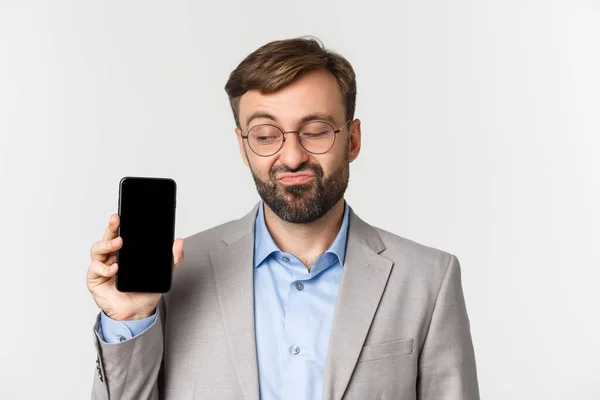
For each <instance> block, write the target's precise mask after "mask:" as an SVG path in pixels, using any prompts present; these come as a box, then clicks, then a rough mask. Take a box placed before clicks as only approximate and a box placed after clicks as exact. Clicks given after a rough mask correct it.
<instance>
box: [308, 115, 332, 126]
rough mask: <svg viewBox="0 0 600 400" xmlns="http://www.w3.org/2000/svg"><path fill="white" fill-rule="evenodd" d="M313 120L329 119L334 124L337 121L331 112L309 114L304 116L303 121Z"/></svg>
mask: <svg viewBox="0 0 600 400" xmlns="http://www.w3.org/2000/svg"><path fill="white" fill-rule="evenodd" d="M311 121H327V122H329V123H330V124H332V125H335V124H336V123H337V122H336V120H335V118H334V117H332V116H331V115H329V114H309V115H307V116H305V117H303V118H302V120H301V122H302V123H306V122H311Z"/></svg>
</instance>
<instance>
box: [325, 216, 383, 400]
mask: <svg viewBox="0 0 600 400" xmlns="http://www.w3.org/2000/svg"><path fill="white" fill-rule="evenodd" d="M384 249H385V246H384V245H383V242H382V241H381V239H380V238H379V235H378V233H377V231H376V230H375V229H374V228H373V227H371V226H370V225H368V224H366V223H365V222H364V221H362V220H361V219H360V218H358V217H357V216H356V215H355V214H354V212H352V211H351V213H350V225H349V232H348V245H347V249H346V256H345V258H344V259H345V262H344V271H343V274H342V281H341V283H340V289H339V293H338V299H337V303H336V309H335V314H334V317H333V325H332V327H331V335H330V339H329V347H328V350H327V360H326V362H325V382H324V388H323V398H324V399H325V400H339V399H341V398H342V396H343V395H344V392H345V391H346V388H347V386H348V382H349V381H350V376H351V375H352V372H353V371H354V367H355V366H356V362H357V360H358V356H359V355H360V352H361V350H362V346H363V344H364V341H365V338H366V337H367V333H368V331H369V328H370V326H371V322H372V321H373V317H374V316H375V312H376V310H377V307H378V305H379V301H380V300H381V296H382V295H383V292H384V290H385V286H386V284H387V280H388V277H389V274H390V271H391V269H392V265H393V263H392V261H390V260H389V259H387V258H385V257H382V256H380V255H379V253H381V252H382V251H383V250H384Z"/></svg>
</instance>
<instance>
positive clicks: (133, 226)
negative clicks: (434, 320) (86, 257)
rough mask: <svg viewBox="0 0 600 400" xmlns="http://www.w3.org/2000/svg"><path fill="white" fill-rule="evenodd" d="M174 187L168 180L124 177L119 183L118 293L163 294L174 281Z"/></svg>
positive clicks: (175, 187) (175, 188)
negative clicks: (121, 242)
mask: <svg viewBox="0 0 600 400" xmlns="http://www.w3.org/2000/svg"><path fill="white" fill-rule="evenodd" d="M176 191H177V185H176V183H175V181H174V180H173V179H171V178H150V177H134V176H126V177H124V178H123V179H121V182H119V216H120V218H121V223H120V225H119V230H118V235H119V236H121V238H122V239H123V246H122V247H121V249H120V250H119V251H117V264H118V266H119V269H118V271H117V275H116V287H117V290H119V291H121V292H147V293H166V292H168V291H169V289H170V288H171V281H172V278H173V276H172V275H173V241H174V240H175V209H176V206H177V198H176V197H177V195H176Z"/></svg>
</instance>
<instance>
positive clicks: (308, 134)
mask: <svg viewBox="0 0 600 400" xmlns="http://www.w3.org/2000/svg"><path fill="white" fill-rule="evenodd" d="M350 121H351V119H349V120H348V121H346V122H345V123H344V125H342V126H340V129H334V128H333V126H331V125H330V124H328V123H327V122H322V121H315V122H309V123H308V124H306V125H304V126H303V127H302V128H300V130H299V131H287V132H284V131H282V130H281V128H279V127H278V126H275V125H270V124H261V125H256V126H253V127H252V128H250V130H249V131H248V134H246V135H244V132H242V135H241V136H242V139H246V140H248V146H250V149H251V150H252V151H253V152H254V153H256V155H259V156H261V157H269V156H272V155H274V154H275V153H277V152H278V151H279V150H281V148H282V147H283V143H284V142H285V134H286V133H297V134H298V140H299V142H300V145H301V146H302V147H303V148H304V150H306V151H308V152H309V153H312V154H325V153H327V152H328V151H329V150H331V148H332V147H333V145H334V144H335V137H336V136H337V135H336V134H337V133H340V131H341V130H342V128H343V127H344V126H346V125H348V123H349V122H350ZM240 131H241V129H240Z"/></svg>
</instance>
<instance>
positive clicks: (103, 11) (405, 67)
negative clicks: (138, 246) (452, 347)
mask: <svg viewBox="0 0 600 400" xmlns="http://www.w3.org/2000/svg"><path fill="white" fill-rule="evenodd" d="M0 4H1V6H0V183H1V189H0V190H1V193H0V211H1V213H2V214H1V215H2V218H1V222H0V224H1V225H0V226H1V229H0V248H1V253H0V255H1V263H0V268H1V278H0V282H1V286H2V287H1V289H0V305H1V315H0V324H1V327H0V398H1V399H3V400H5V399H6V400H12V399H42V398H44V399H85V398H89V393H90V390H91V385H92V381H93V379H94V373H95V350H94V347H93V336H92V325H93V322H94V319H95V316H96V313H97V311H98V310H97V308H96V306H95V304H94V302H93V300H92V297H91V296H90V294H89V292H88V291H87V288H86V285H85V271H86V269H87V267H88V265H89V251H90V247H91V245H92V243H93V242H94V241H96V240H99V239H100V238H101V236H102V233H103V231H104V229H105V226H106V224H107V222H108V217H109V216H110V214H111V213H114V212H116V211H117V197H118V182H119V179H120V178H121V177H123V176H125V175H142V176H169V177H173V178H175V179H176V181H177V183H178V189H179V191H178V208H177V232H176V234H177V236H178V237H185V236H188V235H191V234H193V233H195V232H198V231H200V230H204V229H206V228H208V227H211V226H213V225H216V224H218V223H221V222H225V221H227V220H230V219H233V218H237V217H240V216H242V215H244V214H245V213H246V212H247V211H249V209H250V208H251V207H252V206H253V205H254V203H255V202H256V201H257V199H258V196H257V194H256V191H255V188H254V184H253V182H252V179H251V176H250V174H249V172H248V171H247V170H246V168H245V166H244V164H243V163H242V160H241V159H240V156H239V153H238V149H237V142H236V139H235V136H234V133H233V129H234V122H233V119H232V116H231V113H230V110H229V104H228V101H227V96H226V94H225V92H224V90H223V87H224V85H225V82H226V80H227V77H228V74H229V72H230V71H231V70H233V69H234V68H235V67H236V65H237V64H238V63H239V62H240V61H241V60H242V59H243V58H244V57H245V56H246V55H247V54H249V53H250V52H251V51H253V50H254V49H256V48H257V47H259V46H260V45H262V44H264V43H266V42H268V41H271V40H275V39H282V38H288V37H294V36H300V35H307V34H311V35H315V36H317V37H319V38H320V39H322V40H323V41H324V43H325V45H326V46H327V47H329V48H331V49H333V50H336V51H338V52H340V53H342V54H343V55H345V56H346V57H347V58H348V59H349V60H350V62H351V63H352V64H353V65H354V67H355V70H356V73H357V79H358V103H357V114H356V116H357V117H359V118H360V119H361V120H362V123H363V125H362V127H363V148H362V152H361V155H360V157H359V158H358V160H357V161H356V162H355V163H353V164H352V168H351V182H350V187H349V190H348V193H347V200H348V201H349V203H350V204H351V206H353V208H354V209H355V211H356V212H357V213H358V214H359V215H360V216H361V217H362V218H363V219H365V220H366V221H368V222H370V223H371V224H374V225H378V226H380V227H382V228H384V229H387V230H390V231H393V232H395V233H397V234H399V235H402V236H405V237H408V238H410V239H413V240H416V241H419V242H421V243H423V244H426V245H429V246H433V247H438V248H441V249H443V250H446V251H448V252H451V253H454V254H456V255H457V256H458V258H459V259H460V261H461V265H462V271H463V285H464V292H465V297H466V301H467V307H468V311H469V316H470V319H471V326H472V333H473V339H474V345H475V350H476V356H477V363H478V372H479V380H480V387H481V394H482V398H484V399H490V400H496V399H497V400H505V399H527V400H529V399H544V400H548V399H578V400H584V399H600V387H599V386H598V383H597V382H598V376H599V375H600V367H599V361H600V340H599V328H600V324H599V319H600V318H599V314H600V313H599V305H600V291H599V290H598V285H599V279H600V274H599V273H598V269H599V267H600V261H599V257H598V253H599V250H600V246H599V245H598V242H599V239H600V232H599V225H600V212H599V211H598V205H599V204H600V177H599V172H600V157H599V153H600V2H598V1H595V0H587V1H585V0H565V1H556V0H550V1H549V0H543V1H542V0H539V1H535V0H503V1H492V0H473V1H471V2H469V1H464V0H458V1H442V0H425V1H410V0H403V1H399V2H389V3H388V2H380V3H378V2H376V1H362V2H349V1H337V2H332V1H324V2H321V1H314V0H312V1H308V0H305V1H297V2H280V1H270V2H266V1H262V2H256V1H252V2H242V1H228V2H222V1H217V2H201V1H195V2H183V1H168V2H166V1H165V2H156V1H119V2H116V1H95V2H90V1H74V0H73V1H68V2H67V1H52V2H49V1H48V2H42V1H38V2H35V3H33V2H28V1H6V0H0Z"/></svg>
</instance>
